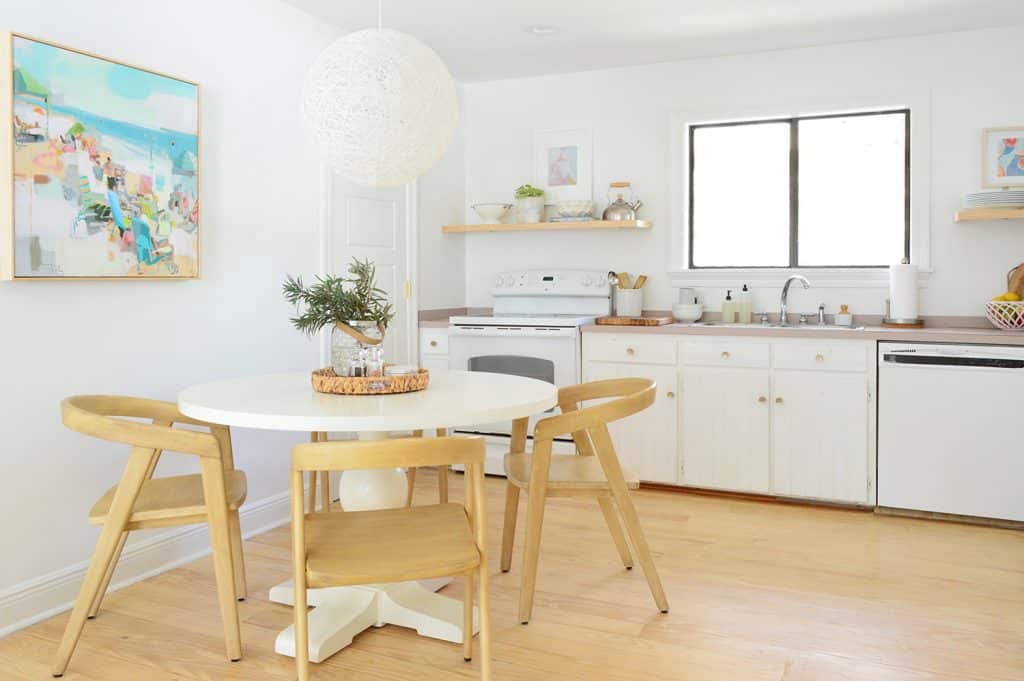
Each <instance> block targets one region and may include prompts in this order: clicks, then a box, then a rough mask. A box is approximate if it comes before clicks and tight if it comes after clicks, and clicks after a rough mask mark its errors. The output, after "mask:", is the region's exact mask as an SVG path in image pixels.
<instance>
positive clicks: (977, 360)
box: [882, 352, 1024, 369]
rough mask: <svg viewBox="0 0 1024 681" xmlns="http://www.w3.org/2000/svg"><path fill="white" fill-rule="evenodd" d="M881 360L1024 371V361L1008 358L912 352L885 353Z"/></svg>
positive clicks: (897, 362) (891, 362)
mask: <svg viewBox="0 0 1024 681" xmlns="http://www.w3.org/2000/svg"><path fill="white" fill-rule="evenodd" d="M882 360H883V361H884V362H886V363H888V364H910V365H917V366H943V367H984V368H988V369H1024V359H1011V358H1009V357H983V356H976V355H954V354H949V355H943V354H918V353H914V352H886V353H884V354H883V355H882Z"/></svg>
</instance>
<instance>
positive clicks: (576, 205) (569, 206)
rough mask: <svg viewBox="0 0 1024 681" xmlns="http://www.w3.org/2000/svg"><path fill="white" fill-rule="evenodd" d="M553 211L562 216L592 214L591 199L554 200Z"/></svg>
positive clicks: (583, 216) (575, 216)
mask: <svg viewBox="0 0 1024 681" xmlns="http://www.w3.org/2000/svg"><path fill="white" fill-rule="evenodd" d="M555 212H556V213H558V214H559V215H560V216H562V217H563V218H585V217H589V216H591V215H593V214H594V202H593V201H556V202H555Z"/></svg>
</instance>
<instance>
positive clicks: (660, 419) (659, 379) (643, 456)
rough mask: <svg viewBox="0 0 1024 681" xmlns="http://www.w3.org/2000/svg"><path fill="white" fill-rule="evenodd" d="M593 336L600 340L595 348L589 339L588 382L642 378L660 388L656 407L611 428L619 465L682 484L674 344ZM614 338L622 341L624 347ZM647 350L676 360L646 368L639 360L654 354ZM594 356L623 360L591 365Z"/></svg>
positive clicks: (646, 477)
mask: <svg viewBox="0 0 1024 681" xmlns="http://www.w3.org/2000/svg"><path fill="white" fill-rule="evenodd" d="M593 335H594V336H600V342H599V343H597V344H595V347H591V346H590V344H589V342H588V341H589V338H590V337H591V336H590V335H587V336H584V344H583V346H584V350H583V355H584V358H585V360H584V363H583V380H584V381H602V380H605V379H611V378H627V377H641V378H649V379H651V380H653V381H654V382H655V383H657V385H658V395H657V397H656V398H655V400H654V404H653V405H651V406H650V407H649V408H647V409H646V410H644V411H642V412H640V413H639V414H635V415H633V416H630V417H627V418H625V419H622V420H620V421H615V422H613V423H611V424H609V426H608V430H609V432H610V433H611V436H612V441H613V442H614V443H615V451H616V452H617V453H618V455H619V460H620V461H621V462H622V465H623V466H624V467H626V468H628V469H630V470H631V471H632V472H633V473H635V474H636V475H637V476H639V478H640V479H641V480H644V481H646V482H661V483H668V484H671V485H675V484H677V483H678V479H679V458H678V440H677V431H676V423H677V422H678V413H679V397H678V394H679V387H678V368H677V367H676V363H675V342H674V341H672V340H671V339H668V341H669V344H670V346H669V347H670V349H668V348H665V347H653V346H650V345H649V344H644V343H635V342H630V341H631V340H632V341H635V340H637V339H636V337H635V335H634V336H631V337H630V338H623V337H622V336H619V335H615V336H612V335H611V334H593ZM626 335H627V334H623V336H626ZM615 339H619V341H621V343H619V342H616V340H615ZM641 340H648V339H641ZM659 340H660V339H659ZM620 346H621V347H620ZM647 348H650V349H652V350H654V356H656V357H658V358H659V361H663V360H664V359H665V358H666V356H667V355H668V354H669V353H671V361H670V362H668V363H666V364H644V363H642V362H638V361H635V358H636V357H637V356H638V355H639V354H640V353H641V352H643V354H644V355H645V356H648V355H649V353H647V352H646V351H645V349H647ZM629 349H633V350H634V352H632V353H628V352H627V350H629ZM594 356H597V357H600V358H602V359H604V358H611V357H614V358H616V359H619V360H621V361H594V360H591V359H590V358H591V357H594Z"/></svg>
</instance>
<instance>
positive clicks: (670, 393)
mask: <svg viewBox="0 0 1024 681" xmlns="http://www.w3.org/2000/svg"><path fill="white" fill-rule="evenodd" d="M665 396H666V397H675V396H676V394H675V393H674V392H672V391H671V390H669V391H668V392H667V393H665Z"/></svg>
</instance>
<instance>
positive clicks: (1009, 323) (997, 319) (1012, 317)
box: [985, 263, 1024, 331]
mask: <svg viewBox="0 0 1024 681" xmlns="http://www.w3.org/2000/svg"><path fill="white" fill-rule="evenodd" d="M1022 294H1024V263H1022V264H1020V265H1017V266H1016V267H1014V268H1013V269H1012V270H1010V272H1009V273H1008V274H1007V275H1006V293H1004V294H1002V295H999V296H996V297H995V298H993V299H992V300H990V301H988V302H987V303H985V316H986V317H988V320H989V321H990V322H992V324H993V325H994V326H998V327H999V328H1000V329H1006V330H1008V331H1024V302H1022V300H1021V298H1022Z"/></svg>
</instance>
